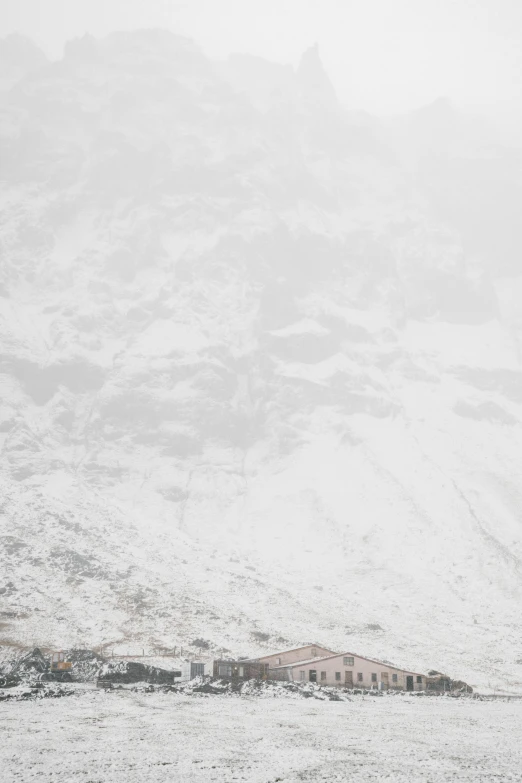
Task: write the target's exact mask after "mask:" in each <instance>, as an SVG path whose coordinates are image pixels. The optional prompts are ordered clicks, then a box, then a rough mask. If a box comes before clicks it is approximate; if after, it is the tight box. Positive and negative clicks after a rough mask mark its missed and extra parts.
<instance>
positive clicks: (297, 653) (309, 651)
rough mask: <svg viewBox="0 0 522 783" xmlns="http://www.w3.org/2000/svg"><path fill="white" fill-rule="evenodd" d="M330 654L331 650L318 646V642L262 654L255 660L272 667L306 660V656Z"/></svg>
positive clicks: (313, 656) (314, 656)
mask: <svg viewBox="0 0 522 783" xmlns="http://www.w3.org/2000/svg"><path fill="white" fill-rule="evenodd" d="M331 654H332V650H327V649H326V648H325V647H320V645H318V644H309V645H307V646H306V647H301V648H300V649H298V650H287V651H286V652H280V653H274V654H273V655H263V656H262V657H261V658H258V659H257V660H258V661H259V662H260V663H265V664H268V665H269V667H270V668H272V667H275V666H285V665H286V664H287V663H294V662H295V661H306V660H308V658H316V657H318V656H321V655H322V656H324V655H331Z"/></svg>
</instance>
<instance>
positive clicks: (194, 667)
mask: <svg viewBox="0 0 522 783" xmlns="http://www.w3.org/2000/svg"><path fill="white" fill-rule="evenodd" d="M204 674H205V664H204V663H191V664H190V679H191V680H193V679H194V677H203V676H204Z"/></svg>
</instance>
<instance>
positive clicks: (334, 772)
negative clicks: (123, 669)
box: [0, 688, 522, 783]
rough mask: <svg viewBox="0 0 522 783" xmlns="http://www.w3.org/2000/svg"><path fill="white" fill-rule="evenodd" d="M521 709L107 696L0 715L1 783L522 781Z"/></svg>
mask: <svg viewBox="0 0 522 783" xmlns="http://www.w3.org/2000/svg"><path fill="white" fill-rule="evenodd" d="M521 724H522V702H500V701H492V702H487V701H473V700H465V699H447V698H430V699H427V698H414V697H410V696H396V697H390V698H372V697H366V698H364V697H353V700H352V701H350V702H320V701H316V700H312V699H302V700H291V699H254V698H239V697H212V696H210V697H204V696H199V697H196V696H192V697H188V696H180V695H175V694H171V693H170V694H169V693H152V694H147V693H143V692H142V693H136V692H131V691H115V692H109V693H104V692H101V691H97V690H95V689H88V688H84V689H83V692H82V693H81V695H78V696H70V697H68V698H63V699H49V700H42V701H38V702H6V703H3V704H0V768H1V769H2V770H3V773H2V781H5V783H8V782H9V783H10V782H11V781H32V780H38V781H53V783H57V782H58V781H64V783H65V781H67V783H69V781H85V783H112V782H113V781H114V783H138V782H139V783H149V782H150V783H160V782H161V783H163V782H165V783H167V781H168V783H176V782H177V781H180V783H187V782H188V781H195V782H197V783H199V782H200V781H201V783H203V782H204V783H207V782H209V781H219V782H220V783H226V782H227V781H235V780H237V781H251V782H252V783H275V781H285V783H289V782H290V781H367V780H376V781H381V780H383V781H384V780H386V781H401V782H402V781H404V783H406V782H407V783H412V781H422V783H430V781H433V782H434V783H435V782H440V781H449V780H451V781H474V782H475V783H480V782H481V781H484V783H485V782H486V781H487V782H488V783H491V781H495V780H498V781H521V780H522V771H521V770H522V747H521V745H520V726H521Z"/></svg>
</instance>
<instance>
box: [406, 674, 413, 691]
mask: <svg viewBox="0 0 522 783" xmlns="http://www.w3.org/2000/svg"><path fill="white" fill-rule="evenodd" d="M406 690H407V691H412V690H413V677H411V676H410V675H409V674H408V675H406Z"/></svg>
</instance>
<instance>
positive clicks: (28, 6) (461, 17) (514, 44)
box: [0, 0, 522, 111]
mask: <svg viewBox="0 0 522 783" xmlns="http://www.w3.org/2000/svg"><path fill="white" fill-rule="evenodd" d="M160 26H161V27H170V28H171V29H173V30H174V31H177V32H181V33H184V34H185V35H189V36H190V37H192V38H195V39H196V40H197V41H198V42H199V43H200V44H201V45H202V46H203V48H204V49H205V50H206V51H207V52H208V53H209V54H212V55H219V56H226V55H227V54H228V53H229V52H232V51H243V52H250V53H252V54H259V55H262V56H265V57H267V58H269V59H274V60H278V61H283V62H292V63H296V62H297V61H298V60H299V57H300V54H301V53H302V51H303V50H304V49H305V48H306V47H308V46H310V45H311V44H312V43H314V42H315V41H318V42H319V46H320V51H321V56H322V59H323V62H324V63H325V66H326V68H327V70H328V72H329V74H330V76H331V78H332V80H333V81H334V84H335V86H336V88H337V90H338V92H339V94H340V96H341V97H342V98H343V99H344V100H345V101H347V102H348V103H349V104H351V105H352V106H353V107H354V108H358V109H367V110H370V111H372V110H373V111H393V110H396V109H402V108H409V107H413V106H417V105H419V104H421V103H425V102H427V101H431V100H433V99H434V98H436V97H438V96H439V95H448V96H450V97H452V98H454V99H455V100H456V101H458V102H461V103H467V104H474V103H493V102H496V101H499V102H504V101H506V100H513V99H518V98H520V97H522V55H521V49H522V0H2V2H1V3H0V34H1V35H5V34H7V33H9V32H13V31H15V30H18V31H19V32H22V33H25V34H27V35H29V36H31V37H32V38H34V39H35V40H36V41H37V42H38V43H39V44H40V45H42V46H43V47H44V48H45V50H46V51H47V53H48V54H50V55H53V56H57V55H59V53H60V52H61V49H62V47H63V43H64V41H65V40H67V39H68V38H71V37H74V36H78V35H82V34H84V33H85V32H91V33H93V34H94V35H97V36H99V35H103V34H106V33H107V32H110V31H111V30H115V29H130V28H135V27H160Z"/></svg>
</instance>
